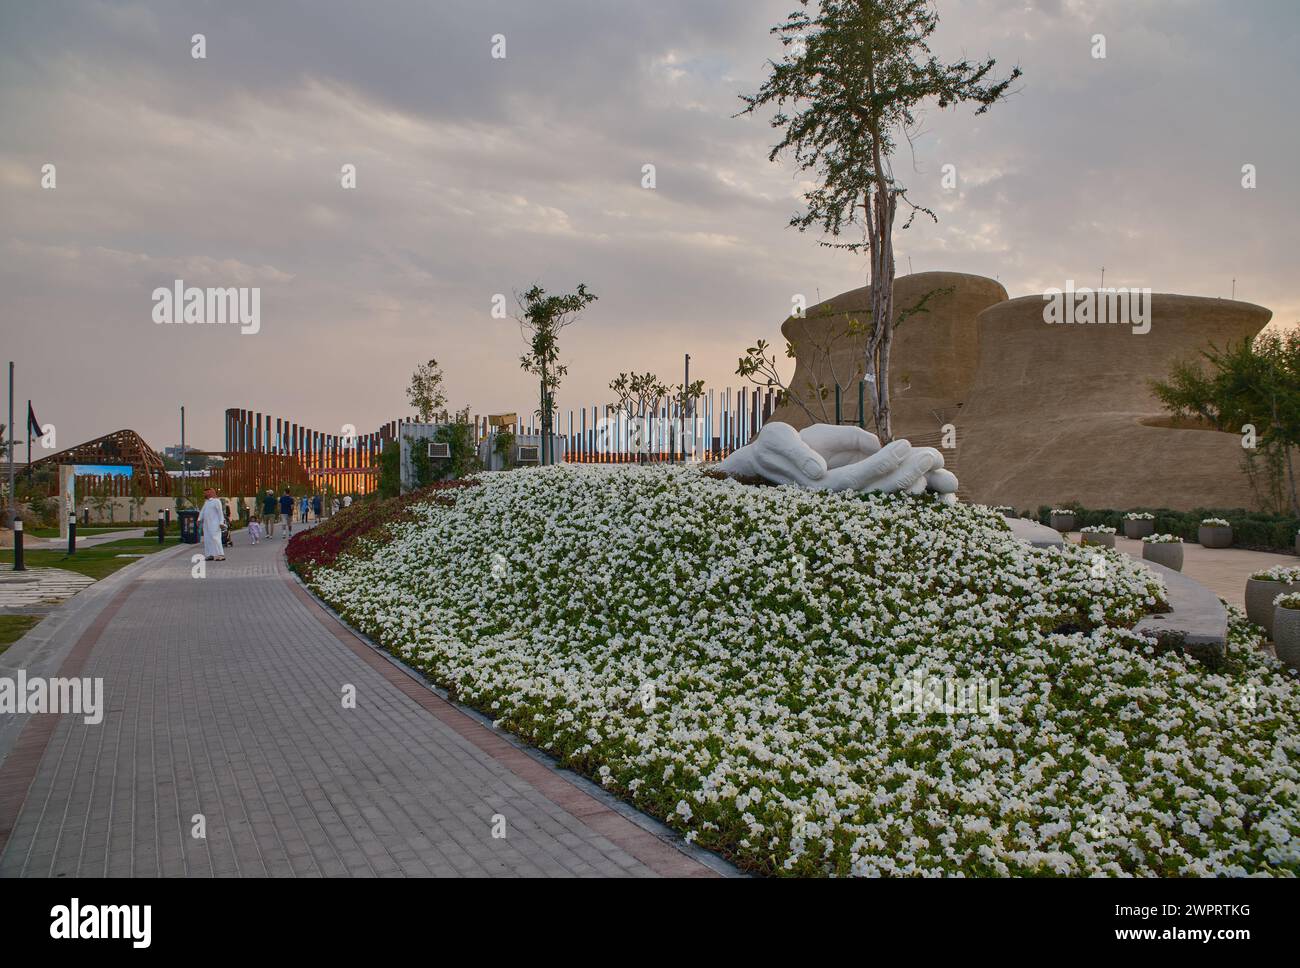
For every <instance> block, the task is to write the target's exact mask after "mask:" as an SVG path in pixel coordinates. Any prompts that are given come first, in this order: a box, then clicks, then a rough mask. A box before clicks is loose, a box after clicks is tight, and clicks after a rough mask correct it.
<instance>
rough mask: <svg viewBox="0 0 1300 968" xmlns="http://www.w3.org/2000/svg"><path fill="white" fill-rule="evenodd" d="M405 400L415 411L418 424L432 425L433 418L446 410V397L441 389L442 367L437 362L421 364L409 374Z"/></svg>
mask: <svg viewBox="0 0 1300 968" xmlns="http://www.w3.org/2000/svg"><path fill="white" fill-rule="evenodd" d="M406 399H407V400H409V401H410V404H411V406H412V407H413V408H414V409H415V415H416V417H417V418H419V421H420V423H432V422H433V419H434V417H435V416H437V415H438V414H440V413H444V412H445V411H446V409H447V395H446V394H445V393H444V392H443V389H442V367H440V366H439V365H438V361H437V360H429V362H427V363H421V364H420V365H419V366H417V367H416V368H415V372H414V373H412V374H411V383H410V386H408V387H407V388H406Z"/></svg>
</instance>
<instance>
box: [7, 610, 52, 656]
mask: <svg viewBox="0 0 1300 968" xmlns="http://www.w3.org/2000/svg"><path fill="white" fill-rule="evenodd" d="M42 617H43V616H40V615H0V652H3V651H4V650H5V649H7V648H9V646H11V645H12V644H13V643H15V642H17V641H18V640H19V639H21V638H22V637H23V636H24V635H26V634H27V632H28V630H29V629H31V628H33V627H35V625H36V623H37V622H39V621H40V620H41V618H42Z"/></svg>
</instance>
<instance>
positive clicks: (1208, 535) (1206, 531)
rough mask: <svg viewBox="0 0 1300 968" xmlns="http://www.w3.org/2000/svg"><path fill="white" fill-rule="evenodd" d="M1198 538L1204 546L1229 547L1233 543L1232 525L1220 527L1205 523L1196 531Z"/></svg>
mask: <svg viewBox="0 0 1300 968" xmlns="http://www.w3.org/2000/svg"><path fill="white" fill-rule="evenodd" d="M1196 540H1197V541H1199V542H1200V543H1201V547H1202V548H1227V547H1229V546H1230V545H1231V544H1232V525H1229V526H1228V527H1226V528H1220V527H1214V526H1210V525H1204V524H1203V525H1201V526H1200V528H1198V529H1197V531H1196Z"/></svg>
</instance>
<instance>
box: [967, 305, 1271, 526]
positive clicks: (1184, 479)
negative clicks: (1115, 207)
mask: <svg viewBox="0 0 1300 968" xmlns="http://www.w3.org/2000/svg"><path fill="white" fill-rule="evenodd" d="M1043 308H1044V299H1043V297H1042V296H1025V297H1022V298H1019V299H1012V300H1010V301H1007V302H1003V303H1000V304H998V305H996V306H993V307H990V308H989V309H986V310H985V311H984V312H983V313H981V314H980V316H979V319H978V321H977V324H978V329H979V339H980V365H979V367H978V369H977V371H976V374H975V380H974V385H973V386H972V388H971V392H970V396H969V399H968V401H967V404H966V406H965V407H964V408H963V409H962V413H961V418H960V420H958V421H957V426H958V452H959V453H960V455H961V472H962V473H961V483H962V491H963V494H964V495H965V496H966V497H967V498H969V499H970V500H974V501H980V502H983V503H988V504H1009V505H1013V506H1014V507H1017V508H1020V509H1024V508H1032V509H1036V508H1037V507H1038V506H1039V505H1041V504H1055V505H1060V504H1064V503H1066V502H1068V501H1079V502H1080V503H1082V504H1083V505H1084V506H1085V507H1094V508H1101V507H1112V508H1128V507H1139V506H1148V507H1170V508H1177V509H1191V508H1194V507H1251V506H1254V505H1256V504H1257V503H1258V502H1257V499H1256V497H1255V496H1254V495H1253V493H1252V492H1251V489H1250V486H1249V483H1248V481H1247V479H1246V476H1245V474H1244V472H1243V471H1242V463H1241V458H1242V448H1241V438H1240V437H1239V436H1237V435H1236V434H1228V433H1218V432H1215V431H1211V430H1194V429H1174V428H1172V427H1168V426H1159V425H1158V424H1160V423H1165V422H1168V421H1166V420H1164V419H1162V418H1167V416H1168V415H1167V414H1166V413H1165V411H1164V408H1163V407H1162V406H1161V404H1160V402H1159V401H1158V400H1157V399H1156V397H1155V395H1154V394H1153V393H1152V392H1151V389H1150V387H1149V385H1148V381H1150V380H1152V379H1161V378H1164V377H1165V376H1167V375H1168V373H1169V370H1170V367H1171V365H1172V364H1173V363H1174V362H1175V361H1176V360H1179V359H1187V358H1194V357H1195V356H1196V355H1197V354H1198V353H1199V351H1200V350H1201V349H1203V348H1205V347H1207V346H1208V345H1209V344H1211V343H1216V344H1218V345H1220V346H1222V345H1223V344H1225V343H1226V342H1228V341H1235V340H1240V339H1243V338H1247V337H1251V336H1254V335H1255V334H1256V333H1258V332H1259V331H1260V330H1261V329H1263V328H1264V326H1265V325H1266V324H1267V323H1268V321H1269V319H1270V317H1271V316H1272V313H1271V312H1270V311H1269V310H1267V309H1265V308H1263V307H1262V306H1255V305H1252V304H1250V303H1244V302H1235V301H1231V300H1226V299H1208V298H1202V297H1198V296H1177V295H1166V294H1161V293H1157V294H1155V295H1154V296H1153V297H1152V312H1151V329H1150V332H1148V333H1145V334H1142V335H1138V334H1136V333H1135V332H1134V329H1133V328H1132V327H1130V326H1126V325H1118V324H1106V323H1093V324H1089V325H1079V324H1048V323H1046V322H1044V320H1043ZM1152 424H1156V425H1155V426H1153V425H1152Z"/></svg>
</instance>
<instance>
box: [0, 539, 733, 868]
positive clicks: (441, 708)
mask: <svg viewBox="0 0 1300 968" xmlns="http://www.w3.org/2000/svg"><path fill="white" fill-rule="evenodd" d="M280 566H281V567H283V561H281V562H280ZM282 574H283V576H284V580H285V581H287V582H288V583H289V584H290V586H291V587H292V588H293V593H294V595H296V596H297V597H298V600H299V601H301V602H302V603H303V604H304V605H305V606H306V607H307V609H308V611H310V612H311V613H312V615H314V616H315V617H316V620H317V621H318V622H319V623H320V624H321V625H322V626H323V627H324V628H325V629H326V630H327V631H329V632H330V633H331V634H332V635H333V636H334V638H336V639H337V640H338V641H339V642H340V643H342V645H344V646H345V647H346V648H348V649H349V650H351V652H352V653H353V654H354V655H356V656H357V657H358V658H359V659H361V661H362V662H364V663H366V665H368V666H370V668H372V669H374V670H375V671H376V672H378V673H379V674H380V675H381V676H383V677H384V679H385V680H386V681H387V682H388V683H389V685H391V686H393V687H394V688H395V689H397V690H398V691H399V692H401V693H402V694H403V695H404V696H406V697H407V698H409V699H411V700H413V701H414V702H415V703H417V704H418V705H419V706H420V707H421V708H423V709H424V710H425V711H426V712H428V713H430V714H431V715H433V716H435V717H436V718H437V719H438V720H440V721H441V722H443V723H444V724H446V725H447V726H450V727H451V728H452V729H454V730H455V731H456V732H457V733H458V734H459V735H460V736H462V737H464V738H465V739H467V740H468V741H469V742H471V743H473V744H474V745H475V746H477V747H478V748H479V749H480V750H482V751H483V752H484V753H486V754H487V755H488V756H491V757H492V758H493V759H495V760H497V761H498V762H500V763H501V764H502V765H504V766H505V767H506V768H507V769H509V770H510V771H511V772H513V773H515V774H516V775H517V776H519V777H521V778H523V779H524V780H526V781H528V782H529V783H530V784H532V785H533V787H534V788H536V789H537V791H538V792H539V793H541V794H542V795H543V796H545V797H546V798H547V799H548V800H550V801H551V802H552V803H554V804H556V805H557V806H559V807H560V808H562V809H564V810H566V811H568V812H569V813H570V814H572V815H573V816H574V817H577V818H578V819H579V820H580V821H582V823H584V824H586V825H587V826H588V827H590V828H591V829H592V830H594V831H596V832H597V833H598V834H601V835H602V836H604V837H605V838H606V839H607V840H609V841H611V842H613V843H614V844H616V845H617V846H619V847H621V848H623V850H625V851H627V852H628V853H629V854H631V855H632V856H633V857H635V858H636V859H637V860H639V861H640V862H641V863H643V864H645V865H646V866H647V867H649V868H650V869H651V870H653V871H654V872H655V873H657V874H660V875H662V876H664V877H719V876H721V875H719V874H718V873H717V872H716V871H714V870H712V869H710V868H708V867H706V866H705V865H704V864H701V863H700V862H699V861H697V860H695V859H694V858H692V857H690V856H689V855H687V854H685V853H683V852H682V851H680V850H678V849H677V848H676V847H674V846H673V845H672V844H669V843H666V842H665V841H663V840H661V839H660V838H658V837H656V836H655V835H654V834H652V833H650V832H649V831H648V830H645V829H643V828H641V827H639V826H637V825H636V824H635V823H633V822H632V821H631V820H629V819H627V818H626V817H624V816H623V815H622V814H620V813H618V812H617V811H615V810H611V809H610V808H609V807H608V806H606V805H605V804H603V803H601V802H600V801H599V800H597V799H596V798H595V797H593V796H591V794H589V793H587V792H585V791H584V790H582V789H580V788H579V787H577V786H575V785H574V784H573V783H570V782H569V781H568V780H567V779H565V778H564V777H563V776H561V775H560V774H559V773H557V772H555V771H554V770H553V769H551V768H550V767H548V766H546V765H545V764H543V763H539V762H538V761H537V760H535V759H533V758H532V757H531V756H529V755H528V754H527V753H525V752H524V751H523V750H521V749H519V748H518V747H516V746H514V745H513V744H511V743H509V742H508V741H507V740H505V739H504V738H502V737H501V736H499V735H498V734H496V733H495V732H493V731H492V730H491V729H489V728H488V727H486V726H484V725H483V724H482V723H480V722H478V721H477V720H475V719H473V718H472V717H470V716H468V715H466V714H465V713H463V712H461V711H460V710H459V709H457V708H456V707H455V706H453V705H452V704H451V703H449V702H448V701H447V700H445V699H443V698H442V697H441V696H439V695H438V694H437V693H435V692H433V691H432V690H430V689H429V688H428V687H427V686H426V685H424V684H423V683H422V682H417V681H416V680H415V679H413V678H412V677H411V676H410V675H408V674H407V673H406V672H404V671H403V670H402V669H401V668H400V667H399V666H397V665H396V664H394V663H393V662H390V661H389V660H388V659H386V658H385V657H384V656H383V655H382V654H380V653H379V652H378V651H376V649H375V648H373V647H372V646H370V645H369V644H368V643H366V642H365V641H364V640H362V639H361V638H360V637H359V636H358V635H357V634H356V632H354V631H353V630H352V629H351V628H349V627H348V626H347V625H345V624H344V623H343V622H342V621H340V620H339V619H338V618H336V617H335V616H334V615H331V614H330V613H329V612H328V611H326V610H325V609H324V608H322V607H321V606H320V604H319V603H318V602H317V601H316V599H315V598H314V597H312V595H311V593H310V592H308V591H307V590H306V589H305V588H303V587H302V585H301V584H300V583H299V582H298V581H297V579H296V578H295V577H294V576H293V575H292V574H291V573H289V572H288V571H287V570H286V571H283V572H282ZM2 846H3V845H0V847H2Z"/></svg>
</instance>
